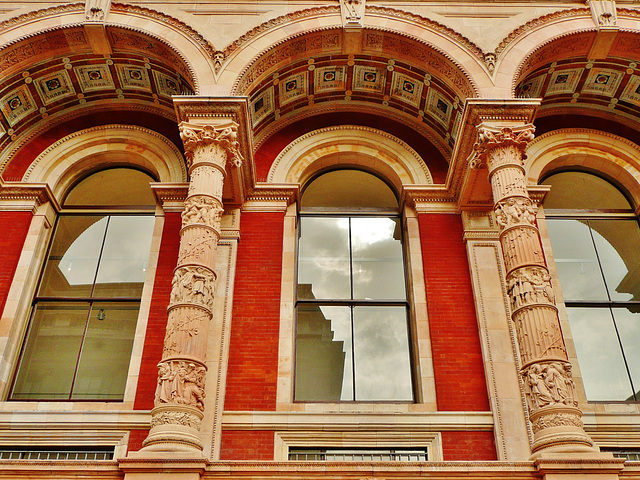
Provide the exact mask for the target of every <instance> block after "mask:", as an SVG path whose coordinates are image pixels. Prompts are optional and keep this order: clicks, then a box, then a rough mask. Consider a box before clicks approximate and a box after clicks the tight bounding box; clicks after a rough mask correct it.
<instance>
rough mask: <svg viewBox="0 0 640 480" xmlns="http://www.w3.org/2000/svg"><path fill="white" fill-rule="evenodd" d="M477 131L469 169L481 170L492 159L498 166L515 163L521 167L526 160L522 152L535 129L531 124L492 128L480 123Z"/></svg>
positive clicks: (531, 138) (532, 136)
mask: <svg viewBox="0 0 640 480" xmlns="http://www.w3.org/2000/svg"><path fill="white" fill-rule="evenodd" d="M477 130H478V141H477V142H476V144H475V145H474V146H473V150H474V153H475V155H474V156H473V158H472V160H471V161H470V166H471V168H482V167H483V166H484V165H485V164H486V162H487V161H493V160H494V159H495V160H497V162H495V163H498V164H503V163H514V162H517V164H519V165H522V164H523V163H524V159H525V158H526V155H525V153H524V151H525V149H526V148H527V145H528V144H529V142H531V141H532V140H533V138H534V134H533V133H534V131H535V127H534V126H533V125H531V124H527V125H522V126H520V127H494V126H490V125H487V124H485V123H481V124H480V125H478V126H477ZM509 160H510V162H509Z"/></svg>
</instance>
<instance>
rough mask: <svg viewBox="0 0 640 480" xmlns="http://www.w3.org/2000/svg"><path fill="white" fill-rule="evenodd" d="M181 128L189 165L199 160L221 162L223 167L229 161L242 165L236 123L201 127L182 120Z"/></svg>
mask: <svg viewBox="0 0 640 480" xmlns="http://www.w3.org/2000/svg"><path fill="white" fill-rule="evenodd" d="M179 129H180V138H181V139H182V143H183V144H184V151H185V156H186V157H187V161H188V162H189V165H192V164H193V163H194V161H195V160H199V161H210V162H211V161H212V162H214V163H217V164H220V166H221V168H224V167H225V165H226V163H227V162H230V163H231V164H232V165H233V166H235V167H238V168H239V167H241V166H242V161H243V158H242V154H241V153H240V142H239V141H238V127H237V125H236V124H234V125H233V126H225V127H222V128H216V127H214V126H213V125H204V126H202V127H199V126H193V125H189V124H188V123H185V122H182V123H181V124H180V125H179Z"/></svg>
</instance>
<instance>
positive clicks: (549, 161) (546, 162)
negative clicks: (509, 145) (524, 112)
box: [525, 128, 640, 208]
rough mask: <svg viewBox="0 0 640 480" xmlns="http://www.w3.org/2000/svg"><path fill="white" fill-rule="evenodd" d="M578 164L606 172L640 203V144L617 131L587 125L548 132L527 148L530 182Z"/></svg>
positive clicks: (634, 201) (634, 202)
mask: <svg viewBox="0 0 640 480" xmlns="http://www.w3.org/2000/svg"><path fill="white" fill-rule="evenodd" d="M572 167H573V168H577V169H585V170H592V171H595V172H599V173H602V174H604V175H606V176H607V177H608V178H609V179H611V180H612V181H613V182H615V183H617V184H618V186H619V187H620V188H622V189H623V190H624V191H626V192H628V193H629V194H630V196H631V198H632V200H633V204H634V205H635V206H636V208H637V207H638V206H639V205H640V146H639V145H637V144H635V143H633V142H631V141H629V140H627V139H625V138H622V137H619V136H617V135H614V134H611V133H607V132H601V131H598V130H590V129H586V128H566V129H562V130H555V131H553V132H548V133H545V134H544V135H541V136H540V137H537V138H536V139H535V140H533V142H531V143H530V144H529V146H528V148H527V160H526V161H525V168H526V169H527V171H528V172H529V173H528V175H529V177H528V182H529V183H530V184H538V183H539V182H540V179H541V178H542V177H544V176H545V175H547V174H549V173H551V172H552V171H554V170H558V169H568V168H572Z"/></svg>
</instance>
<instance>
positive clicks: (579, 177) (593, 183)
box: [543, 172, 631, 210]
mask: <svg viewBox="0 0 640 480" xmlns="http://www.w3.org/2000/svg"><path fill="white" fill-rule="evenodd" d="M543 183H544V184H545V185H551V191H550V192H549V194H548V195H547V196H546V198H545V200H544V208H545V209H553V208H559V209H579V210H582V209H592V210H593V209H599V210H630V209H631V207H630V205H629V202H628V201H627V199H626V198H625V197H624V195H622V193H621V192H620V190H618V189H617V188H616V187H615V186H613V185H612V184H610V183H609V182H607V181H606V180H604V179H602V178H600V177H598V176H596V175H592V174H590V173H585V172H561V173H556V174H555V175H551V176H550V177H548V178H547V179H546V180H545V181H544V182H543Z"/></svg>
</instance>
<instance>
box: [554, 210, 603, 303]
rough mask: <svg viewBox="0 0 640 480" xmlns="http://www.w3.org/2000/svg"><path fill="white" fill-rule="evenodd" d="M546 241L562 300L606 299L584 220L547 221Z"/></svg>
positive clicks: (593, 249) (600, 274)
mask: <svg viewBox="0 0 640 480" xmlns="http://www.w3.org/2000/svg"><path fill="white" fill-rule="evenodd" d="M547 227H548V229H549V238H550V239H551V246H552V247H553V255H554V258H555V262H556V266H557V268H558V275H559V276H560V283H561V284H562V293H563V295H564V298H565V300H567V301H569V300H592V301H594V300H601V301H607V300H608V296H607V292H606V289H605V285H604V281H603V279H602V273H601V271H600V266H599V265H598V259H597V257H596V251H595V248H594V246H593V241H592V240H591V234H590V231H589V226H588V225H587V221H586V220H570V219H562V220H551V219H550V220H547Z"/></svg>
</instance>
